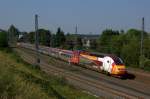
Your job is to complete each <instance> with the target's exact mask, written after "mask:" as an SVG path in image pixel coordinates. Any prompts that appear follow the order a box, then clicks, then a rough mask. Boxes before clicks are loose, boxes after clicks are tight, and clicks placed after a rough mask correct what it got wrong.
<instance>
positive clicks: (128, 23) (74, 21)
mask: <svg viewBox="0 0 150 99" xmlns="http://www.w3.org/2000/svg"><path fill="white" fill-rule="evenodd" d="M149 5H150V0H0V12H1V13H0V28H1V29H5V30H7V29H8V28H9V26H10V25H11V24H14V25H15V26H16V27H17V28H18V29H19V30H20V31H27V32H29V31H34V15H35V14H38V15H39V28H45V29H49V30H50V31H52V32H56V31H57V28H58V27H61V28H62V30H63V31H64V32H65V33H67V32H70V33H74V32H75V26H76V25H77V27H78V33H83V34H87V33H88V34H89V33H90V34H99V33H101V31H103V30H104V29H113V30H121V29H123V30H125V31H126V30H128V29H130V28H136V29H141V23H142V22H141V20H142V17H145V29H146V31H147V32H150V12H149V11H150V6H149Z"/></svg>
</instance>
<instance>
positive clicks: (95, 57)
mask: <svg viewBox="0 0 150 99" xmlns="http://www.w3.org/2000/svg"><path fill="white" fill-rule="evenodd" d="M18 45H19V46H20V47H25V48H28V49H32V50H35V48H34V45H32V44H27V43H19V44H18ZM39 52H41V53H43V54H48V55H51V56H54V57H59V58H61V59H63V60H65V61H68V62H69V63H72V64H86V65H87V64H88V66H89V68H90V69H94V70H97V71H103V72H106V73H107V74H108V75H112V76H115V77H124V76H126V74H127V71H126V67H125V65H124V63H123V61H122V60H121V59H120V58H119V57H117V56H115V55H111V54H102V53H94V52H86V51H70V50H63V49H58V48H51V47H45V46H40V49H39Z"/></svg>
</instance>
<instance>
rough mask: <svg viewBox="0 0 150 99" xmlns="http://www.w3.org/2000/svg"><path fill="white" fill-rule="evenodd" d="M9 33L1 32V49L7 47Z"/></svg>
mask: <svg viewBox="0 0 150 99" xmlns="http://www.w3.org/2000/svg"><path fill="white" fill-rule="evenodd" d="M7 46H8V42H7V32H0V47H7Z"/></svg>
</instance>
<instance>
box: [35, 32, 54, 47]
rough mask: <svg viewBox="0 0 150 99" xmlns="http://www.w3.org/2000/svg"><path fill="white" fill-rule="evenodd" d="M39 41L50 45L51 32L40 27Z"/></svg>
mask: <svg viewBox="0 0 150 99" xmlns="http://www.w3.org/2000/svg"><path fill="white" fill-rule="evenodd" d="M38 32H39V42H40V44H41V45H45V46H50V41H51V32H50V31H49V30H45V29H39V30H38Z"/></svg>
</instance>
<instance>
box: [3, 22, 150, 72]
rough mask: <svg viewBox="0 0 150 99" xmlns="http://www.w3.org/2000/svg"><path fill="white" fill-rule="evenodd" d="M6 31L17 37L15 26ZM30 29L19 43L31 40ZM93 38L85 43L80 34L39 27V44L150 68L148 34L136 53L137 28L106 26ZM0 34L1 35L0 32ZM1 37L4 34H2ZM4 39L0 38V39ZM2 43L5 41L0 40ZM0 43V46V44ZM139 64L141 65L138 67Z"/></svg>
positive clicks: (139, 38)
mask: <svg viewBox="0 0 150 99" xmlns="http://www.w3.org/2000/svg"><path fill="white" fill-rule="evenodd" d="M9 31H11V32H9V33H11V34H14V35H15V36H12V37H16V36H18V31H19V30H18V29H16V28H15V27H14V26H13V25H12V26H11V27H10V29H9ZM34 34H35V33H34V32H30V33H23V37H22V38H21V39H20V41H22V42H30V43H34ZM100 34H101V35H99V36H97V38H94V39H91V40H90V43H89V44H88V43H87V40H88V38H86V39H85V37H84V36H81V35H80V34H71V33H68V34H66V35H65V34H64V32H63V30H62V29H61V28H58V29H57V32H56V33H51V32H50V31H49V30H45V29H39V43H40V44H41V45H46V46H51V47H58V48H63V49H69V50H82V49H83V50H88V51H96V52H100V53H108V54H115V55H117V56H118V57H121V58H122V60H123V61H124V62H125V65H126V66H129V67H135V68H142V69H145V70H148V68H150V34H149V33H147V32H144V40H143V55H142V56H141V54H140V45H141V42H140V41H141V31H140V30H137V29H129V30H128V31H126V32H124V31H123V30H121V31H114V30H111V29H106V30H104V31H103V32H102V33H100ZM0 36H1V34H0ZM2 38H3V37H2ZM4 38H5V37H4ZM3 41H4V42H5V40H3V39H0V43H1V42H3ZM9 42H10V41H9ZM1 44H4V45H5V44H6V43H1ZM1 44H0V45H1ZM141 64H143V65H142V67H141Z"/></svg>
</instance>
